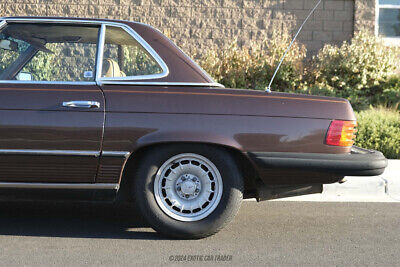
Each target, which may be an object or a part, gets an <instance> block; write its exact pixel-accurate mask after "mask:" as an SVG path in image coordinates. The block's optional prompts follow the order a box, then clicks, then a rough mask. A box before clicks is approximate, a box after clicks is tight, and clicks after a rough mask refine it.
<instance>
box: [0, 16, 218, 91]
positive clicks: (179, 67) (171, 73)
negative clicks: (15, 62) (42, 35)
mask: <svg viewBox="0 0 400 267" xmlns="http://www.w3.org/2000/svg"><path fill="white" fill-rule="evenodd" d="M0 20H6V21H7V20H10V21H11V20H12V21H14V22H16V21H21V22H24V21H35V20H37V21H38V22H40V21H46V22H51V21H53V20H54V21H58V22H63V21H65V22H66V23H75V21H78V22H77V23H79V22H82V23H87V22H99V24H101V23H105V24H107V23H110V24H119V25H125V26H127V27H129V28H131V29H132V30H133V31H135V32H136V33H137V34H138V35H139V36H140V37H141V38H142V39H143V40H144V41H145V42H146V43H147V44H148V45H149V46H150V47H151V48H152V49H153V50H154V51H155V52H156V53H157V54H158V56H159V57H160V58H161V59H162V60H163V61H164V62H165V65H166V66H167V68H168V75H166V76H165V77H162V78H157V79H148V80H146V82H148V83H151V82H157V83H187V84H209V85H214V86H218V87H221V85H219V84H216V83H215V82H214V80H213V79H212V78H211V77H210V76H209V75H208V74H207V73H206V72H205V71H204V70H203V69H202V68H201V67H199V66H198V65H197V64H196V63H195V62H194V61H193V60H192V59H191V58H190V57H188V56H187V55H186V54H185V53H184V52H183V51H182V50H181V49H179V48H178V47H177V46H176V45H175V44H174V43H173V42H172V41H171V40H170V39H169V38H167V37H166V36H165V35H164V34H162V33H161V32H160V31H159V30H157V29H155V28H154V27H152V26H150V25H148V24H144V23H141V22H133V21H126V20H115V19H99V18H78V17H33V16H19V17H2V18H0Z"/></svg>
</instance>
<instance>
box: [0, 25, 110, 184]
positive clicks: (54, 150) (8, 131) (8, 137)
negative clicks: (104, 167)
mask: <svg viewBox="0 0 400 267" xmlns="http://www.w3.org/2000/svg"><path fill="white" fill-rule="evenodd" d="M0 26H2V27H1V29H0V48H1V49H0V183H3V184H7V183H59V184H61V183H94V181H95V177H96V173H97V168H98V163H99V156H100V152H101V142H102V134H103V124H104V104H105V101H104V98H103V94H102V91H101V89H100V88H99V87H98V86H97V85H96V83H95V69H96V53H97V42H98V33H99V26H96V25H79V24H76V23H74V24H63V23H59V22H57V23H44V22H43V21H42V22H40V23H32V22H29V23H28V22H18V21H13V22H11V21H10V22H7V23H4V22H3V23H2V25H0Z"/></svg>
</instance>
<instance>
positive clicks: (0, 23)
mask: <svg viewBox="0 0 400 267" xmlns="http://www.w3.org/2000/svg"><path fill="white" fill-rule="evenodd" d="M0 19H1V18H0ZM6 25H7V21H5V20H2V21H1V22H0V30H1V29H2V28H3V27H4V26H6Z"/></svg>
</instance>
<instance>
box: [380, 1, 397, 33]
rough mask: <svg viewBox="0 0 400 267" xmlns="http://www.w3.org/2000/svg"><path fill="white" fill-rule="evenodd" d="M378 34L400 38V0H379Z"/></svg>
mask: <svg viewBox="0 0 400 267" xmlns="http://www.w3.org/2000/svg"><path fill="white" fill-rule="evenodd" d="M377 28H378V30H377V31H378V34H379V35H380V36H382V37H388V38H400V0H378V25H377Z"/></svg>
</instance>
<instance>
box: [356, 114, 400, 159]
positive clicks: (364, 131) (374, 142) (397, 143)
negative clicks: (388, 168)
mask: <svg viewBox="0 0 400 267" xmlns="http://www.w3.org/2000/svg"><path fill="white" fill-rule="evenodd" d="M356 116H357V121H358V127H357V129H358V132H357V137H356V143H355V145H357V146H360V147H363V148H369V149H376V150H379V151H381V152H382V153H383V154H385V156H386V157H387V158H390V159H400V113H399V112H397V111H394V110H388V109H383V108H378V109H369V110H364V111H361V112H358V113H356Z"/></svg>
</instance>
